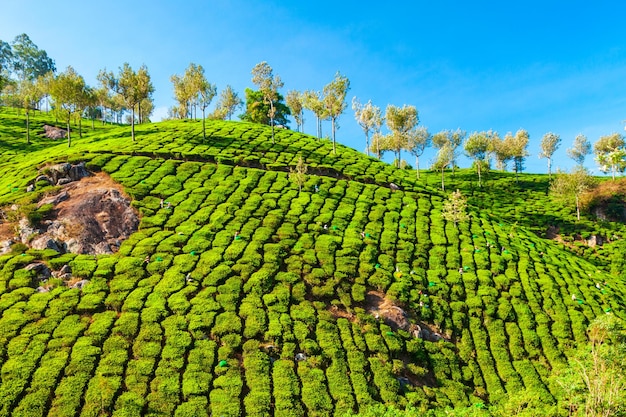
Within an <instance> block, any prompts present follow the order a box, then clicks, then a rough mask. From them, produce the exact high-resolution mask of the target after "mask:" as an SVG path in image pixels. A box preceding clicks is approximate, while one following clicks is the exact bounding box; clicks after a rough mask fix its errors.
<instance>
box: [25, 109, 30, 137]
mask: <svg viewBox="0 0 626 417" xmlns="http://www.w3.org/2000/svg"><path fill="white" fill-rule="evenodd" d="M26 143H28V144H29V145H30V112H29V111H28V109H26Z"/></svg>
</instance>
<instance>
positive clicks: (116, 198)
mask: <svg viewBox="0 0 626 417" xmlns="http://www.w3.org/2000/svg"><path fill="white" fill-rule="evenodd" d="M45 175H46V176H47V177H48V178H49V179H50V183H51V184H52V183H56V184H59V183H60V182H61V180H63V179H68V180H70V182H69V183H68V184H67V185H64V186H63V188H62V189H61V190H60V191H59V192H57V193H56V194H54V195H49V196H47V197H45V198H43V199H41V200H40V201H39V203H38V206H39V207H41V206H43V205H44V204H45V205H51V206H52V208H51V209H50V210H49V214H48V215H47V216H46V217H45V218H44V219H43V220H41V221H40V222H39V223H38V224H35V225H33V224H30V223H29V221H28V220H27V219H26V218H22V219H21V220H20V221H19V224H17V227H16V229H17V230H18V232H17V235H16V236H14V237H12V238H11V240H12V241H19V242H21V243H23V244H26V245H28V246H30V247H31V248H34V249H52V250H55V251H57V252H60V253H65V252H71V253H79V254H94V255H95V254H110V253H114V252H117V250H118V249H119V246H120V244H121V242H122V241H124V240H125V239H126V238H128V236H130V234H131V233H133V232H134V231H135V230H137V227H138V226H139V218H138V216H137V212H136V211H135V210H134V209H133V208H132V207H131V205H130V199H129V198H128V197H126V196H125V195H124V193H123V191H122V188H121V186H120V185H119V184H116V183H114V182H113V181H112V180H111V179H110V178H109V177H108V176H107V175H105V174H103V173H99V174H96V175H94V176H88V175H89V173H88V172H87V170H86V169H85V166H84V164H77V165H71V164H58V165H53V166H51V167H48V168H47V169H46V174H45ZM0 243H1V242H0ZM10 244H11V243H10V242H9V240H7V242H6V244H0V247H2V248H5V246H6V248H5V250H7V251H8V250H9V247H10Z"/></svg>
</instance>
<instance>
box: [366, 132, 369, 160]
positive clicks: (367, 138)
mask: <svg viewBox="0 0 626 417" xmlns="http://www.w3.org/2000/svg"><path fill="white" fill-rule="evenodd" d="M365 151H366V152H367V156H370V136H369V132H368V131H367V130H366V131H365Z"/></svg>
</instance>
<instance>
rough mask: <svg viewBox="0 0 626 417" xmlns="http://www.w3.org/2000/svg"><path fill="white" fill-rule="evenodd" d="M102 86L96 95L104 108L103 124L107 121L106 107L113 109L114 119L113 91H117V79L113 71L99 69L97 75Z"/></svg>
mask: <svg viewBox="0 0 626 417" xmlns="http://www.w3.org/2000/svg"><path fill="white" fill-rule="evenodd" d="M96 79H97V80H98V83H99V85H100V87H99V88H98V89H97V90H96V96H97V97H98V103H99V104H100V107H101V108H102V124H104V123H105V122H106V109H107V107H108V108H109V109H110V111H111V119H113V107H114V104H113V97H112V93H114V92H116V91H117V79H116V78H115V74H113V72H112V71H108V72H107V70H106V68H105V69H102V70H100V71H98V75H97V77H96Z"/></svg>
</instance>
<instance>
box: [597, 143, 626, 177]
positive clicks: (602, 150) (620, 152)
mask: <svg viewBox="0 0 626 417" xmlns="http://www.w3.org/2000/svg"><path fill="white" fill-rule="evenodd" d="M593 151H594V152H595V154H596V159H597V161H598V163H599V164H600V167H601V170H602V171H604V172H608V171H611V176H612V178H613V179H615V174H616V173H617V172H621V171H623V170H624V168H626V141H624V136H622V135H621V134H619V133H612V134H610V135H606V136H602V137H600V139H598V141H597V142H596V143H595V144H594V145H593Z"/></svg>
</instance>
